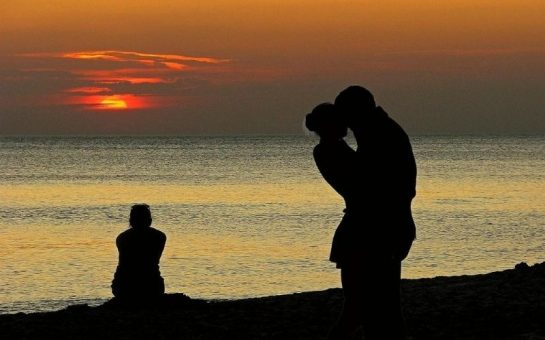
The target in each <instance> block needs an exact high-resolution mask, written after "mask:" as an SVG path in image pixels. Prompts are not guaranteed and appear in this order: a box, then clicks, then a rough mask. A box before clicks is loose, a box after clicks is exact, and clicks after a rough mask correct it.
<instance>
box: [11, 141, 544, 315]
mask: <svg viewBox="0 0 545 340" xmlns="http://www.w3.org/2000/svg"><path fill="white" fill-rule="evenodd" d="M411 140H412V144H413V149H414V153H415V157H416V161H417V166H418V183H417V196H416V198H415V200H414V201H413V213H414V218H415V221H416V224H417V234H418V235H417V240H416V242H415V243H414V245H413V248H412V250H411V253H410V255H409V257H408V258H407V260H406V261H404V265H403V277H404V278H421V277H435V276H450V275H462V274H476V273H486V272H490V271H497V270H503V269H507V268H512V267H513V266H514V265H515V264H517V263H519V262H522V261H525V262H527V263H529V264H533V263H537V262H542V261H544V260H545V233H544V232H543V231H544V228H543V227H544V226H545V222H544V221H545V136H531V137H528V136H526V137H524V136H512V137H495V136H485V137H483V136H412V137H411ZM350 142H351V144H353V141H352V140H350ZM315 143H316V138H313V137H310V136H260V137H255V136H239V137H233V136H231V137H3V138H0V170H1V174H0V313H15V312H21V311H23V312H32V311H46V310H55V309H59V308H63V307H66V306H67V305H70V304H74V303H88V304H91V305H96V304H99V303H101V302H103V301H105V300H106V299H108V298H110V297H111V288H110V283H111V280H112V277H113V273H114V271H115V267H116V264H117V249H116V248H115V238H116V236H117V235H118V234H119V233H120V232H122V231H123V230H125V229H126V228H127V227H128V214H129V210H130V207H131V205H132V204H134V203H147V204H149V205H150V206H151V211H152V215H153V225H154V226H155V227H156V228H158V229H160V230H162V231H164V232H165V233H166V235H167V237H168V240H167V244H166V248H165V251H164V253H163V257H162V259H161V273H162V275H163V277H164V278H165V283H166V291H167V292H183V293H185V294H187V295H189V296H191V297H194V298H208V299H234V298H244V297H257V296H264V295H275V294H283V293H291V292H299V291H310V290H322V289H326V288H331V287H339V286H340V281H339V274H338V271H337V270H336V269H335V266H334V264H332V263H330V262H329V261H328V255H329V247H330V243H331V238H332V235H333V232H334V230H335V228H336V226H337V224H338V223H339V221H340V219H341V217H342V210H343V201H342V199H341V198H340V197H339V196H338V195H337V194H336V193H335V192H334V191H333V190H332V189H331V188H330V187H329V186H328V185H327V184H326V183H325V182H324V180H323V179H322V178H321V176H320V174H319V173H318V171H317V169H316V167H315V164H314V161H313V159H312V148H313V146H314V144H315Z"/></svg>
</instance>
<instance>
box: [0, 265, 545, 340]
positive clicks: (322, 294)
mask: <svg viewBox="0 0 545 340" xmlns="http://www.w3.org/2000/svg"><path fill="white" fill-rule="evenodd" d="M402 291H403V299H404V311H405V317H406V322H407V327H408V332H409V335H410V337H411V339H545V263H541V264H536V265H532V266H527V265H526V264H525V263H520V264H518V265H516V267H515V268H513V269H510V270H505V271H501V272H493V273H489V274H482V275H473V276H456V277H436V278H430V279H417V280H403V282H402ZM341 305H342V292H341V290H340V289H329V290H325V291H317V292H305V293H297V294H290V295H282V296H271V297H263V298H254V299H242V300H233V301H207V300H195V299H190V298H189V297H187V296H185V295H183V294H181V293H180V294H168V295H167V296H166V299H165V301H164V303H163V305H162V306H161V307H148V308H137V309H124V308H120V307H119V306H117V305H116V304H115V302H114V301H109V302H107V303H105V304H104V305H102V306H98V307H89V306H87V305H76V306H70V307H68V308H66V309H63V310H60V311H56V312H48V313H33V314H24V313H19V314H9V315H1V316H0V336H1V338H2V339H50V338H57V339H98V338H100V339H142V338H147V339H151V338H153V339H324V338H325V336H326V334H327V332H328V329H329V328H330V326H331V325H332V324H333V323H334V322H335V320H336V317H337V315H338V313H339V310H340V308H341Z"/></svg>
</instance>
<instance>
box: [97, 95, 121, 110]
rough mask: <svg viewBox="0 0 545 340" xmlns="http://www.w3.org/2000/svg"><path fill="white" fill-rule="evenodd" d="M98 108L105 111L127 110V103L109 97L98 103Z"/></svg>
mask: <svg viewBox="0 0 545 340" xmlns="http://www.w3.org/2000/svg"><path fill="white" fill-rule="evenodd" d="M100 108H101V109H106V110H123V109H126V108H128V106H127V102H125V101H124V100H123V99H120V98H115V97H110V98H104V99H102V100H101V101H100Z"/></svg>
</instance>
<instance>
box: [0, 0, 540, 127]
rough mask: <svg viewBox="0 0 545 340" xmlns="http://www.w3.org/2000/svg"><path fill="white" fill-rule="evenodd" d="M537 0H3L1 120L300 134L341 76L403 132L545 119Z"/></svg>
mask: <svg viewBox="0 0 545 340" xmlns="http://www.w3.org/2000/svg"><path fill="white" fill-rule="evenodd" d="M544 17H545V2H544V1H542V0H523V1H520V0H517V1H515V0H504V1H497V0H495V1H492V0H484V1H474V0H471V1H470V0H451V1H432V0H404V1H399V0H381V1H367V0H358V1H356V0H312V1H311V0H301V1H298V0H296V1H278V0H259V1H242V0H218V1H206V2H202V1H193V2H188V1H173V0H168V1H156V0H154V1H151V0H142V1H106V0H95V1H92V2H86V1H85V2H84V1H72V0H58V1H50V0H47V1H46V0H22V1H3V2H2V3H0V42H1V43H0V135H21V134H40V135H44V134H45V135H47V134H61V135H62V134H114V135H115V134H136V135H138V134H158V135H161V134H199V135H203V134H298V133H302V121H303V117H304V114H305V113H307V112H309V111H310V110H311V109H312V108H313V107H314V106H315V105H317V104H319V103H321V102H324V101H333V100H334V98H335V95H336V94H337V93H338V92H339V91H340V90H342V89H343V88H345V87H346V86H348V85H352V84H360V85H363V86H365V87H367V88H368V89H370V90H371V91H372V92H373V93H374V94H375V97H376V100H377V102H378V104H379V105H381V106H383V107H384V108H385V109H386V111H388V112H389V113H390V115H391V116H393V117H394V118H395V119H396V120H398V121H399V122H400V123H401V124H402V125H403V126H404V127H405V128H406V130H407V132H409V134H449V133H455V134H458V133H464V134H543V133H545V39H544V37H545V20H543V18H544Z"/></svg>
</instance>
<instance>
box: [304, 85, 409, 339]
mask: <svg viewBox="0 0 545 340" xmlns="http://www.w3.org/2000/svg"><path fill="white" fill-rule="evenodd" d="M305 124H306V127H307V128H308V129H309V130H310V131H313V132H315V133H316V134H317V135H318V136H319V137H320V141H319V143H318V145H316V147H315V148H314V160H315V162H316V165H317V167H318V169H319V171H320V173H321V174H322V176H323V177H324V179H325V180H326V181H327V183H328V184H329V185H330V186H331V187H332V188H333V189H334V190H335V191H336V192H337V193H339V194H340V195H341V196H342V197H343V198H344V201H345V204H346V209H345V210H344V216H343V218H342V220H341V222H340V224H339V226H338V227H337V230H336V231H335V234H334V237H333V242H332V246H331V253H330V260H331V261H332V262H335V263H336V265H337V268H340V271H341V282H342V288H343V294H344V305H343V310H342V312H341V315H340V318H339V320H338V322H337V324H336V325H335V326H334V327H333V329H332V330H331V331H330V334H329V336H328V339H331V340H332V339H352V338H353V337H354V335H355V334H357V332H358V330H359V329H360V328H361V327H362V326H363V334H364V336H365V339H366V340H373V339H388V340H390V339H405V337H406V335H405V326H404V321H403V314H402V311H401V302H400V282H401V261H403V259H405V258H406V257H407V255H408V253H409V250H410V248H411V246H412V242H413V240H414V239H415V237H416V231H415V229H416V228H415V224H414V221H413V218H412V213H411V201H412V199H413V198H414V196H415V194H416V190H415V187H416V163H415V159H414V156H413V152H412V147H411V144H410V141H409V138H408V136H407V134H406V133H405V132H404V130H403V129H402V128H401V127H400V126H399V124H397V123H396V122H395V121H394V120H393V119H392V118H390V117H389V116H388V114H387V113H386V112H385V111H384V110H383V109H382V108H381V107H380V106H376V104H375V100H374V97H373V95H372V94H371V93H370V92H369V91H368V90H367V89H365V88H363V87H361V86H350V87H348V88H346V89H345V90H343V91H341V92H340V93H339V95H338V96H337V97H336V99H335V103H334V104H331V103H323V104H320V105H318V106H316V107H315V108H314V109H313V110H312V112H311V113H309V114H308V115H307V116H306V120H305ZM348 129H351V130H352V132H353V133H354V137H355V138H356V142H357V150H353V149H352V148H351V147H350V146H349V145H348V144H347V143H346V142H345V141H344V137H346V135H347V131H348Z"/></svg>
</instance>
